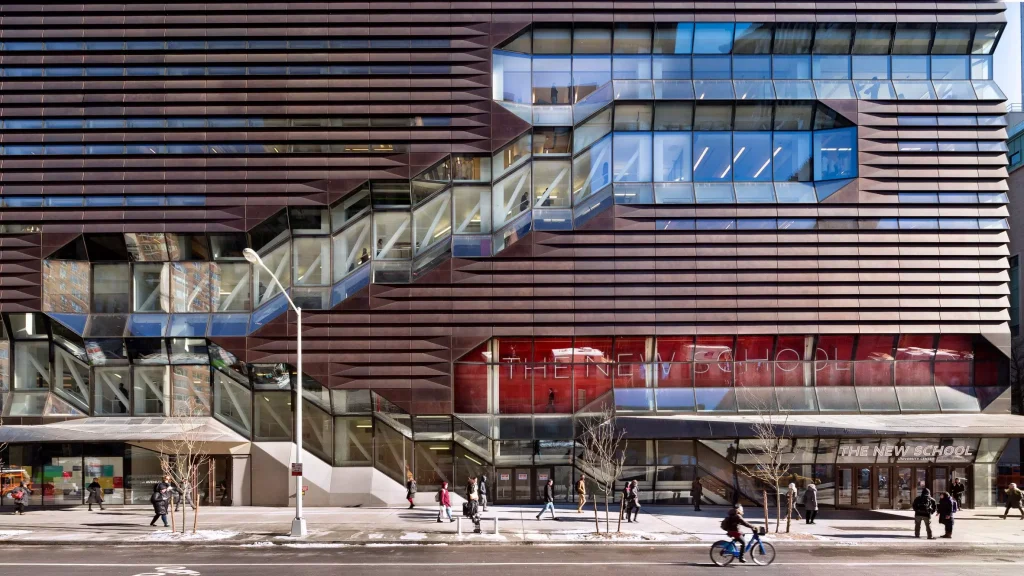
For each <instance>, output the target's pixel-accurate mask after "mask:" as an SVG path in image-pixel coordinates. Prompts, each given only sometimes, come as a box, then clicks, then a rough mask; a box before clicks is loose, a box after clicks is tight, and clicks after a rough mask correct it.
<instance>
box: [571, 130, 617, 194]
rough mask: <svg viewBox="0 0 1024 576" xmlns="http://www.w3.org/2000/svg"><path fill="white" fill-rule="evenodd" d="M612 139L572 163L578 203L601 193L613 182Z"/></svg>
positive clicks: (607, 138)
mask: <svg viewBox="0 0 1024 576" xmlns="http://www.w3.org/2000/svg"><path fill="white" fill-rule="evenodd" d="M611 140H612V139H611V138H610V137H606V138H605V139H603V140H601V141H600V142H598V143H597V144H594V146H592V147H591V148H590V150H587V151H586V152H584V153H583V154H580V155H579V156H577V157H576V158H575V159H574V160H573V161H572V191H573V192H572V195H573V198H574V199H575V200H576V201H579V200H582V199H584V198H587V197H589V196H591V195H592V194H593V193H595V192H598V191H600V190H601V189H603V188H604V187H605V186H607V185H608V184H611V181H612V170H611V166H612V150H611V148H612V141H611Z"/></svg>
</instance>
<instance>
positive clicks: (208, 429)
mask: <svg viewBox="0 0 1024 576" xmlns="http://www.w3.org/2000/svg"><path fill="white" fill-rule="evenodd" d="M182 426H183V425H182V423H181V422H179V421H178V420H177V419H174V418H159V417H156V418H102V417H96V418H81V419H77V420H66V421H64V422H55V423H53V424H42V425H37V426H6V425H5V426H0V442H9V443H11V444H14V443H24V442H132V443H138V442H163V441H169V440H172V439H174V438H175V437H176V436H179V435H181V434H182V430H183V428H182ZM188 430H189V432H190V433H193V432H194V433H195V438H196V439H197V440H199V441H201V442H219V443H226V444H236V445H242V444H248V442H249V440H248V439H246V438H243V437H242V436H240V435H238V434H237V433H236V432H234V431H233V430H231V429H230V428H228V427H227V426H225V425H223V424H221V423H220V422H218V421H217V420H214V419H213V418H196V419H195V420H194V421H193V422H192V423H190V425H188Z"/></svg>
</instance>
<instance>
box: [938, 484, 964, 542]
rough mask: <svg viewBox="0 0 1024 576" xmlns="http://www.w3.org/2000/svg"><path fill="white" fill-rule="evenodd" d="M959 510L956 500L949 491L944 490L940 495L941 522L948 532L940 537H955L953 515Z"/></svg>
mask: <svg viewBox="0 0 1024 576" xmlns="http://www.w3.org/2000/svg"><path fill="white" fill-rule="evenodd" d="M959 510H960V507H959V506H958V505H957V503H956V500H954V499H953V498H952V497H951V496H950V495H949V494H948V493H946V492H943V493H942V494H940V495H939V523H940V524H942V525H943V526H945V527H946V533H945V534H943V535H942V536H939V538H952V537H953V515H954V514H956V513H957V512H958V511H959Z"/></svg>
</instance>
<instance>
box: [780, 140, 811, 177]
mask: <svg viewBox="0 0 1024 576" xmlns="http://www.w3.org/2000/svg"><path fill="white" fill-rule="evenodd" d="M773 138H774V143H773V146H774V149H773V150H772V163H773V164H774V166H773V170H774V175H775V180H776V181H779V182H807V181H809V180H810V179H811V133H810V132H776V133H775V134H774V136H773Z"/></svg>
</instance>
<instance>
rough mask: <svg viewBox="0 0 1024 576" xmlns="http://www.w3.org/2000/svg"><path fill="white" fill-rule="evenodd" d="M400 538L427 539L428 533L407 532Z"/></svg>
mask: <svg viewBox="0 0 1024 576" xmlns="http://www.w3.org/2000/svg"><path fill="white" fill-rule="evenodd" d="M398 539H399V540H426V539H427V535H426V534H424V533H423V532H406V533H405V534H402V535H401V536H400V537H399V538H398Z"/></svg>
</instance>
